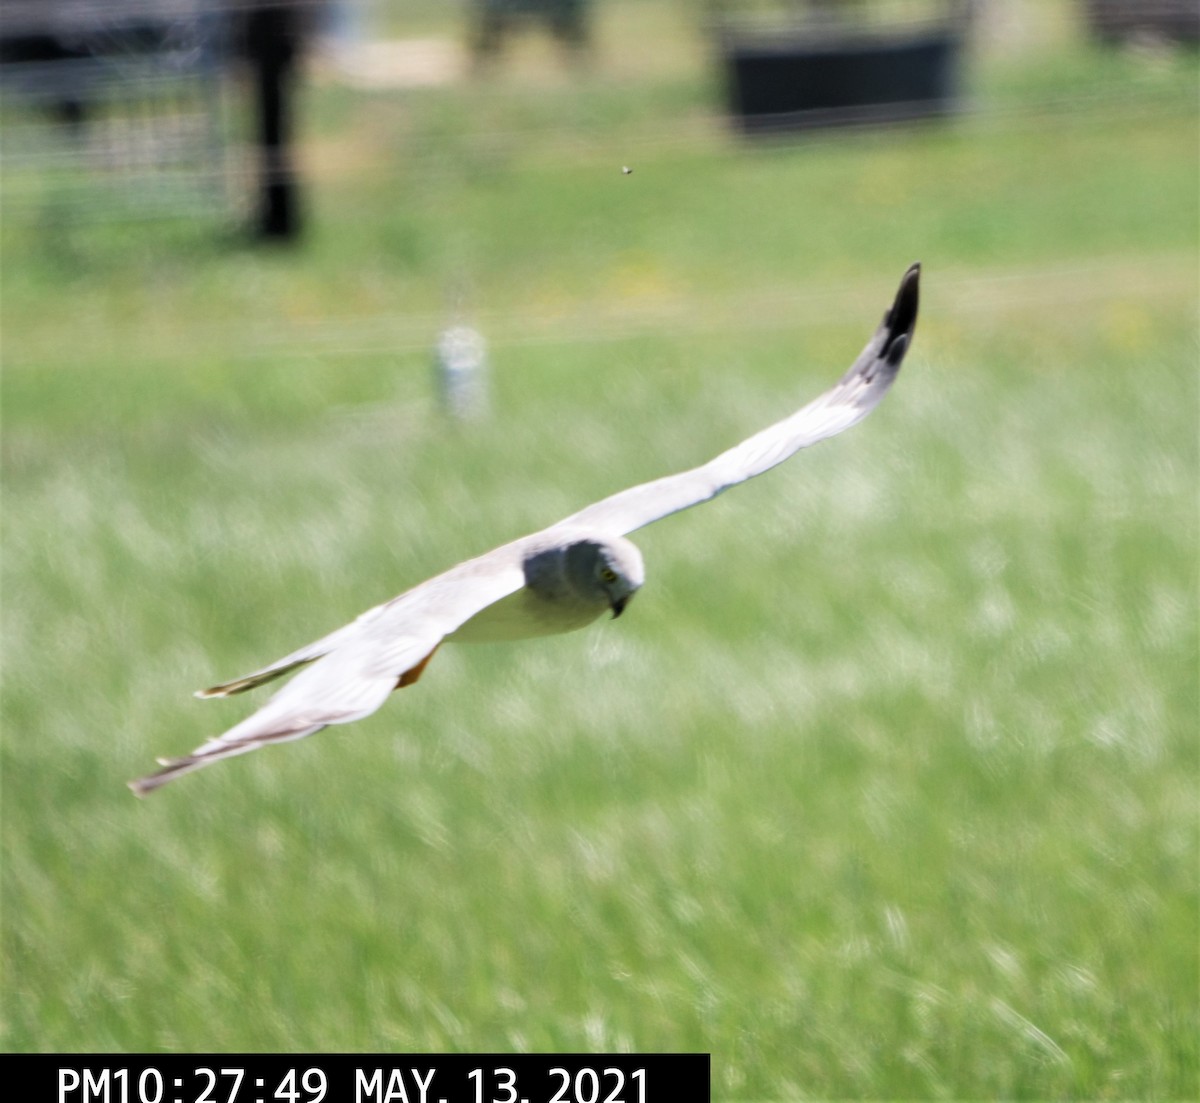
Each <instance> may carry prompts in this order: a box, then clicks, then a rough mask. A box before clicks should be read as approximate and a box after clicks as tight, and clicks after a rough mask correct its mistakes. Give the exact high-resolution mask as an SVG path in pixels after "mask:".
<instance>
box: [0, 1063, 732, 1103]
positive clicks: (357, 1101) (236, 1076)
mask: <svg viewBox="0 0 1200 1103" xmlns="http://www.w3.org/2000/svg"><path fill="white" fill-rule="evenodd" d="M4 1062H5V1064H6V1065H7V1068H8V1075H7V1076H6V1077H5V1082H6V1083H7V1084H8V1085H9V1087H8V1088H7V1089H6V1094H9V1095H10V1098H19V1099H22V1100H28V1101H29V1103H50V1101H53V1103H692V1101H696V1103H707V1101H708V1100H709V1099H710V1098H711V1096H710V1082H709V1073H710V1069H709V1065H710V1060H709V1055H708V1054H706V1053H648V1054H628V1053H610V1054H595V1055H585V1054H577V1053H575V1054H550V1053H525V1054H501V1053H485V1054H463V1053H457V1054H406V1055H397V1054H379V1053H376V1054H346V1053H340V1054H309V1055H295V1054H289V1055H279V1054H252V1053H242V1054H229V1053H222V1054H198V1055H179V1054H145V1053H142V1054H133V1055H128V1054H125V1055H118V1054H86V1055H85V1054H79V1055H63V1054H58V1055H54V1054H39V1055H33V1054H27V1055H12V1054H10V1055H8V1056H6V1057H5V1058H4ZM14 1090H15V1091H16V1095H15V1096H14V1095H12V1094H11V1093H12V1092H13V1091H14Z"/></svg>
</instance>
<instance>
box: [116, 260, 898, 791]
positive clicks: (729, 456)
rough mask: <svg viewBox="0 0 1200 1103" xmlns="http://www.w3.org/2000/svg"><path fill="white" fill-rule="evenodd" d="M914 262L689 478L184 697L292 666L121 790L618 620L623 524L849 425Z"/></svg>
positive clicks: (562, 524) (886, 356)
mask: <svg viewBox="0 0 1200 1103" xmlns="http://www.w3.org/2000/svg"><path fill="white" fill-rule="evenodd" d="M919 279H920V265H917V264H914V265H913V266H912V267H911V268H909V269H908V271H907V272H905V273H904V278H903V279H902V280H901V281H900V289H899V290H898V291H897V293H896V298H895V301H894V302H893V303H892V306H891V308H890V309H889V310H888V312H887V313H886V314H885V315H884V317H883V322H882V324H881V325H880V326H879V328H878V329H877V330H876V332H875V334H874V336H873V337H872V338H871V340H870V341H869V342H868V343H867V346H866V348H864V349H863V351H862V353H861V354H860V355H859V357H858V359H857V360H855V362H854V364H853V365H852V366H851V368H850V370H849V371H848V372H846V374H845V375H844V376H842V378H841V379H840V380H839V381H838V383H837V384H836V385H835V386H833V387H832V388H831V389H830V390H828V391H826V392H825V393H824V394H823V395H821V396H820V397H819V398H817V399H815V400H814V401H812V402H810V403H809V404H808V405H807V406H804V407H802V408H801V409H799V410H798V411H796V412H795V413H793V414H792V415H791V416H789V417H786V418H784V419H783V420H782V421H780V422H777V423H776V424H774V425H772V426H770V427H769V428H767V429H764V430H763V431H762V432H760V433H756V434H755V435H754V436H752V437H749V438H747V439H746V440H744V441H742V442H741V444H737V445H735V446H734V447H733V448H730V449H729V450H728V451H726V452H722V453H721V454H720V455H719V456H717V457H716V458H715V459H712V460H710V461H709V462H708V463H705V464H702V465H701V466H699V467H695V468H692V469H691V470H689V471H683V472H681V473H679V474H677V475H668V476H666V477H665V478H661V479H655V480H654V481H653V482H648V483H642V484H641V485H639V486H634V487H630V488H629V489H628V490H623V491H621V492H620V493H618V494H613V495H612V496H610V497H608V498H604V499H602V500H601V501H599V502H595V503H594V504H592V505H590V506H587V507H586V508H585V509H582V510H580V511H579V512H578V513H574V514H572V515H571V516H570V517H567V518H566V519H565V520H563V521H559V522H558V523H557V524H555V525H551V526H550V527H549V528H547V529H543V530H542V531H541V532H537V533H533V534H532V535H530V536H525V537H522V538H521V539H519V540H514V541H513V542H512V543H509V544H504V545H502V546H501V547H498V548H496V549H494V550H493V551H490V552H488V553H487V554H486V555H481V556H479V557H478V558H476V559H468V560H467V561H465V562H463V563H460V564H458V566H456V567H452V568H450V570H448V571H446V572H444V573H443V574H440V575H436V576H435V577H433V578H431V579H429V580H428V581H426V582H422V583H421V584H420V585H419V586H414V587H413V588H412V589H411V590H407V591H406V592H404V593H402V594H400V595H399V596H398V597H394V598H392V600H391V601H388V602H385V603H384V604H383V605H378V606H376V607H375V608H374V609H369V610H368V611H367V612H365V613H363V614H362V616H360V617H358V619H357V620H354V621H352V622H351V623H350V624H347V625H345V626H344V627H342V628H339V629H338V630H337V631H336V632H332V633H331V634H330V635H328V636H324V637H322V638H321V639H319V640H317V641H316V642H315V643H310V644H309V645H308V646H307V647H302V648H300V650H299V651H293V652H292V653H291V654H290V655H285V656H284V657H283V658H282V659H278V660H277V661H276V662H273V663H271V664H270V665H269V666H265V667H263V668H262V669H261V670H256V671H254V673H252V674H247V675H246V676H245V677H242V678H237V679H235V680H234V681H232V682H225V683H224V684H222V685H218V686H213V687H212V688H211V689H205V690H201V691H200V692H198V693H197V694H196V696H197V697H229V696H232V695H233V694H235V693H243V692H245V691H246V690H248V689H253V688H255V687H256V686H260V685H262V684H263V683H264V682H269V681H272V680H273V679H275V678H278V677H280V676H281V675H284V674H289V673H291V672H293V671H298V673H297V674H296V676H295V677H294V678H292V680H291V681H290V682H288V683H287V684H286V685H284V687H283V688H282V689H280V690H279V691H278V692H277V693H276V694H275V695H274V696H273V697H272V698H270V699H269V700H268V701H267V702H266V704H264V705H263V706H262V708H260V709H259V710H258V711H257V712H255V713H253V714H252V715H251V716H249V717H247V718H246V719H245V720H243V721H242V722H241V723H240V724H236V725H235V726H234V727H232V728H230V729H229V731H227V732H225V733H224V735H219V736H217V737H216V738H215V739H210V740H209V741H208V742H207V743H203V744H201V745H200V746H199V747H197V748H196V749H195V750H194V751H192V753H191V754H187V755H184V756H183V757H181V758H167V759H159V763H160V765H161V766H162V769H160V770H158V771H157V772H156V773H153V774H150V775H148V776H147V777H143V778H138V779H137V780H136V781H131V782H130V783H129V786H130V788H131V789H132V790H133V791H134V793H136V794H137V795H138V796H139V797H140V796H145V795H146V794H147V793H149V792H152V791H153V790H155V789H157V788H159V787H160V786H162V785H165V784H166V783H167V782H169V781H174V780H175V778H177V777H181V776H183V775H184V774H187V773H190V772H191V771H193V770H198V769H200V768H201V767H202V766H208V765H209V764H211V763H213V762H218V761H220V760H221V759H223V758H232V757H233V756H234V755H239V754H245V753H246V752H247V751H253V750H255V749H256V748H258V747H262V746H265V745H266V744H268V743H283V742H286V741H288V740H292V739H303V738H304V737H305V736H308V735H313V734H314V733H315V732H319V731H320V730H321V729H322V728H325V727H328V726H329V725H330V724H348V723H350V722H351V721H353V720H361V719H362V718H363V717H364V716H369V715H370V714H371V713H373V712H375V710H376V709H378V708H379V707H380V706H381V705H382V704H383V703H384V701H386V700H387V699H388V697H389V696H390V694H391V693H392V691H393V690H396V689H401V688H403V687H404V686H410V685H412V684H413V683H414V682H416V681H417V679H418V678H420V676H421V674H422V672H423V671H424V669H425V667H426V665H427V664H428V662H429V660H430V659H431V658H433V654H434V652H435V651H437V649H438V648H439V647H440V646H441V644H442V643H443V642H451V643H458V642H472V641H488V640H514V639H522V638H527V637H531V636H545V635H553V634H556V633H560V632H572V631H574V630H575V629H578V628H583V627H584V626H586V625H588V624H590V623H591V622H592V621H594V620H596V618H597V617H599V616H600V615H601V614H602V613H604V612H606V611H610V612H611V613H612V615H613V616H614V617H617V616H620V615H621V613H622V612H623V611H624V609H625V607H626V605H628V603H629V601H630V599H631V598H632V597H633V596H634V594H636V593H637V591H638V590H639V589H640V588H641V586H642V583H643V582H644V581H645V569H644V567H643V564H642V556H641V553H640V552H639V551H638V549H637V548H636V547H635V546H634V545H633V544H632V543H630V541H628V540H627V539H625V536H626V534H627V533H630V532H633V531H634V530H635V529H639V528H642V527H643V526H644V525H648V524H650V523H651V522H652V521H657V520H659V519H660V518H662V517H666V516H668V515H670V514H672V513H677V512H678V511H679V510H681V509H687V508H688V507H689V506H694V505H697V504H699V503H700V502H706V501H708V500H709V499H710V498H713V497H715V496H716V495H717V494H720V493H721V491H723V490H726V489H727V488H729V487H731V486H735V485H736V484H738V483H742V482H745V481H746V480H747V479H751V478H753V477H754V476H755V475H761V474H762V473H763V472H764V471H767V470H769V469H770V468H772V467H775V466H776V465H777V464H780V463H782V462H783V461H784V460H786V459H787V458H788V457H789V456H791V455H793V454H794V453H795V452H797V451H799V450H800V449H801V448H806V447H808V446H809V445H810V444H816V443H817V441H820V440H824V439H825V438H826V437H832V436H834V435H835V434H837V433H840V432H842V431H843V430H845V429H849V428H850V426H852V425H854V424H856V423H857V422H859V421H861V420H862V419H863V418H865V417H866V416H867V414H869V413H870V412H871V411H872V410H873V409H874V408H875V407H876V406H877V405H878V404H879V402H880V400H881V399H882V398H883V396H884V395H885V394H886V393H887V391H888V389H889V388H890V387H891V385H892V383H893V382H894V381H895V378H896V375H897V373H898V372H899V371H900V364H901V361H903V359H904V354H905V353H906V352H907V351H908V347H909V345H910V344H911V342H912V336H913V330H914V328H915V327H916V322H917V298H918V295H917V288H918V283H919Z"/></svg>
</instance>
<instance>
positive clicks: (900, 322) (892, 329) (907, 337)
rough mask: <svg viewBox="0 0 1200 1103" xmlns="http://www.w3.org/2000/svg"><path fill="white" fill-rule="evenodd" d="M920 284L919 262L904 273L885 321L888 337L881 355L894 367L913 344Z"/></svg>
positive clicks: (885, 339)
mask: <svg viewBox="0 0 1200 1103" xmlns="http://www.w3.org/2000/svg"><path fill="white" fill-rule="evenodd" d="M920 284H921V265H920V263H919V262H918V263H917V264H913V265H910V266H909V269H908V271H907V272H905V273H904V277H903V278H902V279H901V280H900V288H899V290H897V292H896V299H895V301H894V302H893V303H892V307H891V309H890V310H889V311H888V312H887V317H886V318H884V320H883V324H884V327H885V329H886V333H887V335H886V337H885V338H884V342H883V348H882V349H881V350H880V354H881V355H882V356H883V357H885V358H886V359H887V361H888V362H889V363H890V364H892V365H897V364H899V363H900V361H901V360H902V359H903V357H904V354H905V352H907V351H908V346H909V345H911V344H912V335H913V330H914V329H915V328H916V325H917V306H918V304H919V302H920Z"/></svg>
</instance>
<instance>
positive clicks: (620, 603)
mask: <svg viewBox="0 0 1200 1103" xmlns="http://www.w3.org/2000/svg"><path fill="white" fill-rule="evenodd" d="M628 604H629V597H628V595H626V596H625V597H618V598H614V599H613V603H612V611H613V620H616V619H617V617H619V616H620V615H621V614H622V613H623V612H625V606H626V605H628Z"/></svg>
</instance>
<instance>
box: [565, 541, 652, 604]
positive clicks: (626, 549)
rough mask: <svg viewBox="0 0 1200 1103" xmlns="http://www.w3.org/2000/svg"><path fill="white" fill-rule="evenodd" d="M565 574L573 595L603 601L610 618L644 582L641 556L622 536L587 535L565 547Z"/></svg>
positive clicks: (644, 574) (644, 571)
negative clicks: (575, 593) (577, 594)
mask: <svg viewBox="0 0 1200 1103" xmlns="http://www.w3.org/2000/svg"><path fill="white" fill-rule="evenodd" d="M566 573H567V579H568V581H569V583H570V585H571V587H572V588H573V589H574V590H575V591H576V592H577V593H579V594H580V595H582V596H586V597H588V598H591V599H595V600H597V601H600V600H603V601H604V602H605V604H607V605H608V607H609V608H610V609H611V610H612V614H613V616H614V617H619V616H620V615H621V614H622V613H623V612H624V611H625V606H626V605H628V604H629V599H630V598H632V597H633V595H634V594H635V593H637V591H638V590H639V589H640V588H641V586H642V583H643V582H645V581H646V568H645V566H644V564H643V563H642V553H641V552H640V551H638V549H637V547H636V546H635V545H633V544H631V543H630V542H629V541H628V540H626V539H625V538H624V537H623V536H607V537H594V536H590V537H585V538H583V539H580V540H576V541H574V542H573V543H571V544H569V545H568V546H567V555H566Z"/></svg>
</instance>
